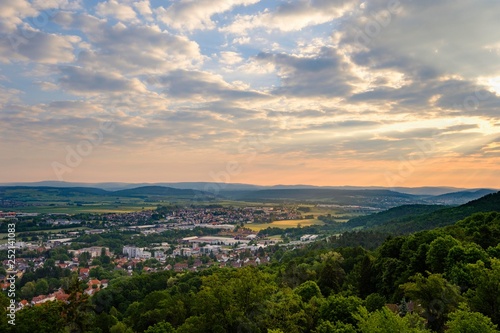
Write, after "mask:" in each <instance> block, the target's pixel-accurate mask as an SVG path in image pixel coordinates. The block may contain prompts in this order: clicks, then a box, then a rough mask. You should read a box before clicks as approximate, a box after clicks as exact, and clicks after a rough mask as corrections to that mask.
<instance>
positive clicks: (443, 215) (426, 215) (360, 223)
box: [345, 192, 500, 233]
mask: <svg viewBox="0 0 500 333" xmlns="http://www.w3.org/2000/svg"><path fill="white" fill-rule="evenodd" d="M426 210H431V211H426ZM490 211H497V212H500V192H496V193H491V194H488V195H486V196H483V197H481V198H479V199H476V200H473V201H470V202H468V203H466V204H463V205H461V206H457V207H446V208H443V207H442V206H436V207H434V208H432V207H430V206H421V207H415V206H414V207H413V208H412V209H410V210H408V207H405V206H403V207H397V208H393V209H389V210H387V211H384V212H380V213H378V214H372V215H369V216H363V217H359V218H354V219H351V220H349V221H348V222H347V223H346V225H345V226H346V227H348V228H356V227H363V228H367V229H374V230H379V231H387V232H395V233H408V232H414V231H419V230H427V229H433V228H437V227H444V226H447V225H451V224H454V223H456V222H458V221H460V220H462V219H464V218H466V217H468V216H470V215H472V214H474V213H479V212H490ZM398 214H401V216H400V217H398V216H397V215H398ZM405 215H406V216H405Z"/></svg>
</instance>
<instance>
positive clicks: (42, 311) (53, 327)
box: [14, 302, 66, 333]
mask: <svg viewBox="0 0 500 333" xmlns="http://www.w3.org/2000/svg"><path fill="white" fill-rule="evenodd" d="M64 306H65V304H64V303H62V302H46V303H43V304H42V305H39V306H32V307H26V308H24V309H22V310H21V311H18V312H17V313H16V326H15V330H14V331H15V332H17V333H33V332H37V333H54V332H55V333H62V332H65V328H66V322H65V318H64V317H63V316H62V315H61V313H62V311H63V308H64Z"/></svg>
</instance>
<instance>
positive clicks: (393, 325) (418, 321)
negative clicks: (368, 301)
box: [355, 307, 430, 333]
mask: <svg viewBox="0 0 500 333" xmlns="http://www.w3.org/2000/svg"><path fill="white" fill-rule="evenodd" d="M358 311H359V314H356V315H355V318H356V319H357V320H358V328H359V331H360V333H403V332H404V333H427V332H429V333H430V331H428V330H426V329H425V328H424V322H423V320H422V318H420V317H419V316H418V315H416V314H413V315H412V314H407V315H406V316H404V317H400V316H398V315H397V314H395V313H393V312H391V311H390V310H389V309H388V308H386V307H384V308H382V309H381V310H377V311H375V312H368V310H367V309H366V308H363V307H361V308H360V309H359V310H358Z"/></svg>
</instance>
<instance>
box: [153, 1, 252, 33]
mask: <svg viewBox="0 0 500 333" xmlns="http://www.w3.org/2000/svg"><path fill="white" fill-rule="evenodd" d="M259 1H260V0H180V1H178V2H175V3H174V4H172V5H171V6H170V7H168V8H166V9H165V8H164V7H159V8H157V9H156V11H155V12H156V15H157V19H158V20H159V21H161V22H163V23H165V24H167V25H168V26H170V27H172V28H174V29H177V30H187V31H193V30H197V29H201V30H204V29H214V28H215V27H216V23H215V22H214V21H212V19H211V17H212V16H213V15H215V14H218V13H224V12H226V11H228V10H230V9H232V8H233V7H235V6H248V5H252V4H255V3H258V2H259Z"/></svg>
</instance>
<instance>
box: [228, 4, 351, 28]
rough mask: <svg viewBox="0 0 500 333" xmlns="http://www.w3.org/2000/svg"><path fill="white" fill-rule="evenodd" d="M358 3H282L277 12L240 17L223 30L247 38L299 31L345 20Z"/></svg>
mask: <svg viewBox="0 0 500 333" xmlns="http://www.w3.org/2000/svg"><path fill="white" fill-rule="evenodd" d="M356 2H357V1H344V0H335V1H332V0H330V1H329V0H299V1H291V2H286V3H283V4H282V5H280V6H278V8H277V9H276V10H274V11H269V10H265V11H263V12H260V13H258V14H255V15H238V16H237V17H236V19H235V20H234V21H233V22H232V23H231V24H229V25H227V26H225V27H223V28H221V29H220V30H221V31H223V32H227V33H232V34H246V33H247V32H248V31H250V30H254V29H258V28H264V29H265V30H275V29H276V30H280V31H285V32H289V31H297V30H300V29H303V28H306V27H309V26H315V25H319V24H323V23H327V22H330V21H333V20H334V19H338V18H340V17H342V16H343V15H344V14H345V13H346V12H348V11H349V10H350V9H352V7H354V6H355V5H356Z"/></svg>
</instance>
